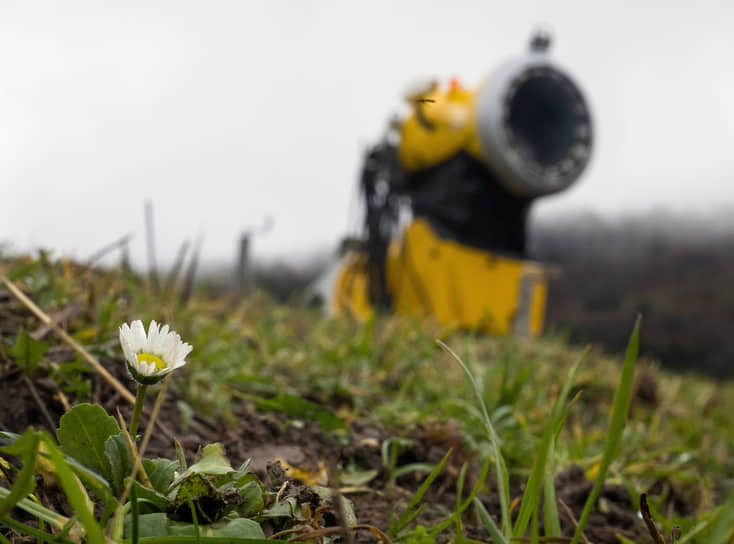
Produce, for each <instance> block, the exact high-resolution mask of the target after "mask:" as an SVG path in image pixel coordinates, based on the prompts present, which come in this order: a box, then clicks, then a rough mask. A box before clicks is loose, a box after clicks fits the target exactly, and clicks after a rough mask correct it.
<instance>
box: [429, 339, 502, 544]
mask: <svg viewBox="0 0 734 544" xmlns="http://www.w3.org/2000/svg"><path fill="white" fill-rule="evenodd" d="M436 343H437V344H438V345H439V346H441V348H443V350H444V351H446V352H447V353H448V354H449V355H451V357H452V358H453V359H454V361H456V362H457V363H459V366H461V368H462V369H463V370H464V373H465V374H466V375H467V377H468V378H469V382H470V383H471V386H472V390H473V391H474V395H475V396H476V397H477V401H478V402H479V406H480V407H481V409H482V421H483V423H484V428H485V429H486V431H487V434H488V435H489V441H490V443H491V444H492V449H493V450H494V459H495V470H496V472H497V493H498V494H499V500H500V509H501V510H502V527H504V528H505V535H506V537H507V539H509V537H510V531H511V528H512V526H511V523H510V477H509V475H508V473H507V465H506V464H505V460H504V458H503V457H502V452H501V451H500V440H499V436H498V435H497V431H496V430H495V428H494V425H492V421H491V420H490V419H489V413H488V412H487V406H486V405H485V404H484V399H483V398H482V393H481V391H480V390H479V385H478V384H477V381H476V380H475V379H474V375H473V374H472V373H471V370H469V367H467V366H466V364H464V361H462V360H461V358H460V357H459V356H458V355H457V354H456V353H454V350H452V349H451V348H450V347H448V346H447V345H446V344H444V343H443V342H442V341H441V340H436Z"/></svg>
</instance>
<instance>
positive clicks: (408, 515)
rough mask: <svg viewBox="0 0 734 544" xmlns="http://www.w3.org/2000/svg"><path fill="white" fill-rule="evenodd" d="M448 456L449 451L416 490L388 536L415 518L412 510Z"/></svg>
mask: <svg viewBox="0 0 734 544" xmlns="http://www.w3.org/2000/svg"><path fill="white" fill-rule="evenodd" d="M449 455H451V450H449V451H447V452H446V455H444V456H443V459H441V461H440V462H439V463H438V464H437V465H436V466H435V467H434V469H433V470H432V471H431V473H430V474H429V475H428V477H427V478H426V479H425V481H424V482H423V483H422V484H421V486H420V487H419V488H418V491H416V492H415V494H414V495H413V497H412V498H411V499H410V502H409V503H408V506H406V507H405V511H404V512H403V514H402V515H401V516H400V518H398V521H397V522H395V525H394V526H393V527H391V528H390V531H389V532H390V536H395V535H397V534H398V533H399V532H400V531H401V530H402V529H403V528H404V527H405V526H406V525H407V524H408V523H410V522H411V521H412V519H414V518H415V515H414V512H413V510H414V509H415V507H416V506H417V505H418V503H419V502H420V501H421V499H422V498H423V495H425V494H426V491H428V488H429V487H431V484H432V483H433V481H434V480H435V479H436V478H437V477H438V475H439V473H440V472H441V470H442V469H443V466H444V465H445V464H446V461H447V460H448V458H449Z"/></svg>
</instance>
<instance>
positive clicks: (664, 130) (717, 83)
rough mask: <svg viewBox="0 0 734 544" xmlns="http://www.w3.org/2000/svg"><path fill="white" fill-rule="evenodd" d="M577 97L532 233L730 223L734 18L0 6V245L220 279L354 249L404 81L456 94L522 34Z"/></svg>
mask: <svg viewBox="0 0 734 544" xmlns="http://www.w3.org/2000/svg"><path fill="white" fill-rule="evenodd" d="M538 25H543V26H545V27H547V28H550V29H551V30H552V32H553V34H554V38H555V41H554V47H553V51H552V54H553V57H554V59H555V60H556V61H557V62H559V63H560V64H561V65H563V66H565V67H566V68H567V69H568V70H569V71H570V72H571V73H572V74H573V75H574V76H575V79H576V80H577V81H578V82H579V84H580V85H581V87H582V88H583V90H584V91H585V93H586V95H587V97H588V98H589V101H590V103H591V106H592V110H593V113H594V121H595V126H596V133H595V143H596V147H595V151H594V158H593V162H592V164H591V166H590V168H589V169H588V170H587V172H586V174H585V175H584V177H583V178H582V179H581V180H580V181H579V182H578V184H577V185H575V186H574V188H572V189H571V190H569V191H566V192H564V193H561V194H560V195H557V196H554V197H551V198H546V199H543V200H542V201H539V203H538V204H537V208H536V211H537V213H538V214H539V215H540V216H552V215H554V214H556V215H557V214H566V213H569V212H571V211H576V210H587V211H596V212H599V213H602V214H606V215H614V214H619V213H625V212H631V211H635V212H640V211H644V210H648V209H653V208H660V207H663V208H667V209H672V210H681V211H688V210H691V209H692V210H694V211H696V212H697V213H700V214H704V215H706V214H709V213H712V212H713V211H717V210H718V211H720V210H722V209H729V208H731V209H734V189H733V188H732V185H731V183H732V178H733V177H734V30H733V29H734V2H730V1H728V2H727V1H721V2H713V1H709V2H695V3H694V2H690V1H675V0H667V1H665V0H655V1H647V2H620V1H611V0H610V1H606V2H590V1H583V0H578V1H567V2H540V1H538V2H529V1H513V2H508V1H501V2H500V1H497V2H493V1H486V0H484V1H469V0H466V1H452V2H431V1H429V0H421V1H414V2H405V1H403V2H398V1H377V0H369V1H367V0H364V1H361V2H350V1H344V0H342V1H333V2H327V1H313V2H307V1H303V0H299V1H296V0H294V1H292V2H285V1H277V0H263V1H260V2H254V1H252V2H245V1H241V2H204V1H201V2H182V1H178V0H177V1H171V2H148V1H141V2H114V3H113V2H109V1H89V2H80V1H71V2H34V1H17V2H10V1H2V2H0V240H3V241H9V242H12V244H13V247H14V248H16V249H28V248H32V247H37V246H43V247H48V248H55V249H57V250H59V251H60V252H62V253H65V254H68V255H72V256H76V257H78V258H84V257H86V256H88V255H89V254H91V253H92V252H94V251H95V250H96V249H98V248H100V247H102V246H104V245H105V244H107V243H108V242H110V241H112V240H114V239H115V238H117V237H119V236H121V235H123V234H125V233H127V232H133V233H135V234H136V238H135V240H134V241H133V246H132V249H133V257H134V259H135V262H137V263H138V264H143V263H144V262H145V261H144V254H145V248H144V228H143V201H144V199H146V198H150V199H152V200H153V202H154V205H155V214H156V235H157V246H158V253H159V260H161V261H164V262H165V261H169V262H170V260H172V258H173V256H174V254H175V252H176V249H177V247H178V245H179V244H180V243H181V241H182V240H183V239H185V238H194V237H195V236H196V235H197V233H198V232H199V231H203V232H204V233H205V242H204V251H203V258H204V259H205V260H219V261H224V260H232V259H234V253H235V248H236V243H237V242H236V240H237V237H238V235H239V233H240V232H241V231H242V230H243V229H245V228H247V227H248V226H253V225H258V224H260V223H261V222H262V220H263V218H264V217H265V216H266V215H268V214H269V215H272V216H273V218H274V219H275V228H274V229H273V230H272V232H271V233H270V234H269V235H268V236H266V237H262V238H258V239H257V240H256V241H255V253H256V255H259V256H265V257H272V256H276V255H288V254H298V255H302V254H305V253H307V252H308V251H309V250H310V249H312V248H325V247H329V246H330V245H335V244H336V243H337V241H338V240H339V239H340V238H341V237H342V236H343V235H345V234H347V233H348V232H350V231H351V232H352V233H353V231H354V228H355V221H356V218H357V213H356V209H355V198H356V197H355V195H356V190H355V187H356V183H357V176H358V172H359V169H360V166H361V156H362V152H363V150H364V148H365V146H366V145H368V144H371V143H373V142H375V141H376V140H377V138H378V137H379V136H380V134H381V133H382V130H383V128H384V126H385V124H386V122H387V120H388V118H389V116H390V115H391V114H392V113H394V112H396V111H399V110H400V107H401V96H402V91H403V90H404V88H405V87H406V84H407V83H409V82H411V81H412V80H414V79H415V78H416V77H418V76H423V75H435V76H439V77H441V78H448V77H450V76H453V75H456V76H458V77H459V78H460V79H461V80H462V81H463V82H464V83H465V84H467V85H475V84H476V83H478V82H479V81H480V79H481V78H482V77H483V76H484V75H486V74H487V73H488V72H490V71H491V70H492V69H494V68H495V67H496V66H497V65H498V64H499V63H501V62H502V61H503V60H505V59H506V58H507V57H508V56H511V55H514V54H517V53H521V52H523V51H524V50H525V48H526V44H527V41H528V38H529V36H530V34H531V32H532V31H533V30H534V29H535V28H536V27H537V26H538Z"/></svg>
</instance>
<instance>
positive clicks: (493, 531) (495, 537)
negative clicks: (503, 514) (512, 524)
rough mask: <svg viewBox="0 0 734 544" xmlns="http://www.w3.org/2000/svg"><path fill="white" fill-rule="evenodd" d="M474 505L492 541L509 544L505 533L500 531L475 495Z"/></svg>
mask: <svg viewBox="0 0 734 544" xmlns="http://www.w3.org/2000/svg"><path fill="white" fill-rule="evenodd" d="M474 506H476V507H477V511H478V512H479V517H480V518H481V520H482V523H484V526H485V527H486V528H487V531H489V536H490V537H492V542H498V543H500V544H510V539H509V538H506V537H505V535H503V534H502V531H500V530H499V527H497V524H496V523H495V522H494V520H493V519H492V516H490V515H489V512H487V509H486V508H484V505H483V504H482V501H480V500H479V499H477V498H476V497H475V498H474Z"/></svg>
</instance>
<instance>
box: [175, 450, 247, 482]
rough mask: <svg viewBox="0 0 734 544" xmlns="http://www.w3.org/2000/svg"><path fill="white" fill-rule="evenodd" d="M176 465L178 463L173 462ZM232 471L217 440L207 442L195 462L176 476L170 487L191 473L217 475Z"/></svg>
mask: <svg viewBox="0 0 734 544" xmlns="http://www.w3.org/2000/svg"><path fill="white" fill-rule="evenodd" d="M175 464H176V465H178V463H175ZM230 472H234V470H233V469H232V465H230V464H229V461H228V460H227V458H226V457H225V456H224V450H223V448H222V445H221V444H219V443H218V442H215V443H213V444H207V445H206V446H204V449H203V450H202V451H201V454H200V455H199V456H198V460H197V462H196V463H194V464H193V465H191V466H190V467H189V468H187V469H186V470H185V471H184V472H183V473H182V474H181V475H180V476H179V477H178V478H176V479H175V480H174V481H173V483H171V487H175V486H176V485H178V484H179V483H181V482H183V481H184V480H186V478H189V477H190V476H191V475H193V474H202V475H205V476H218V475H221V474H228V473H230Z"/></svg>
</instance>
